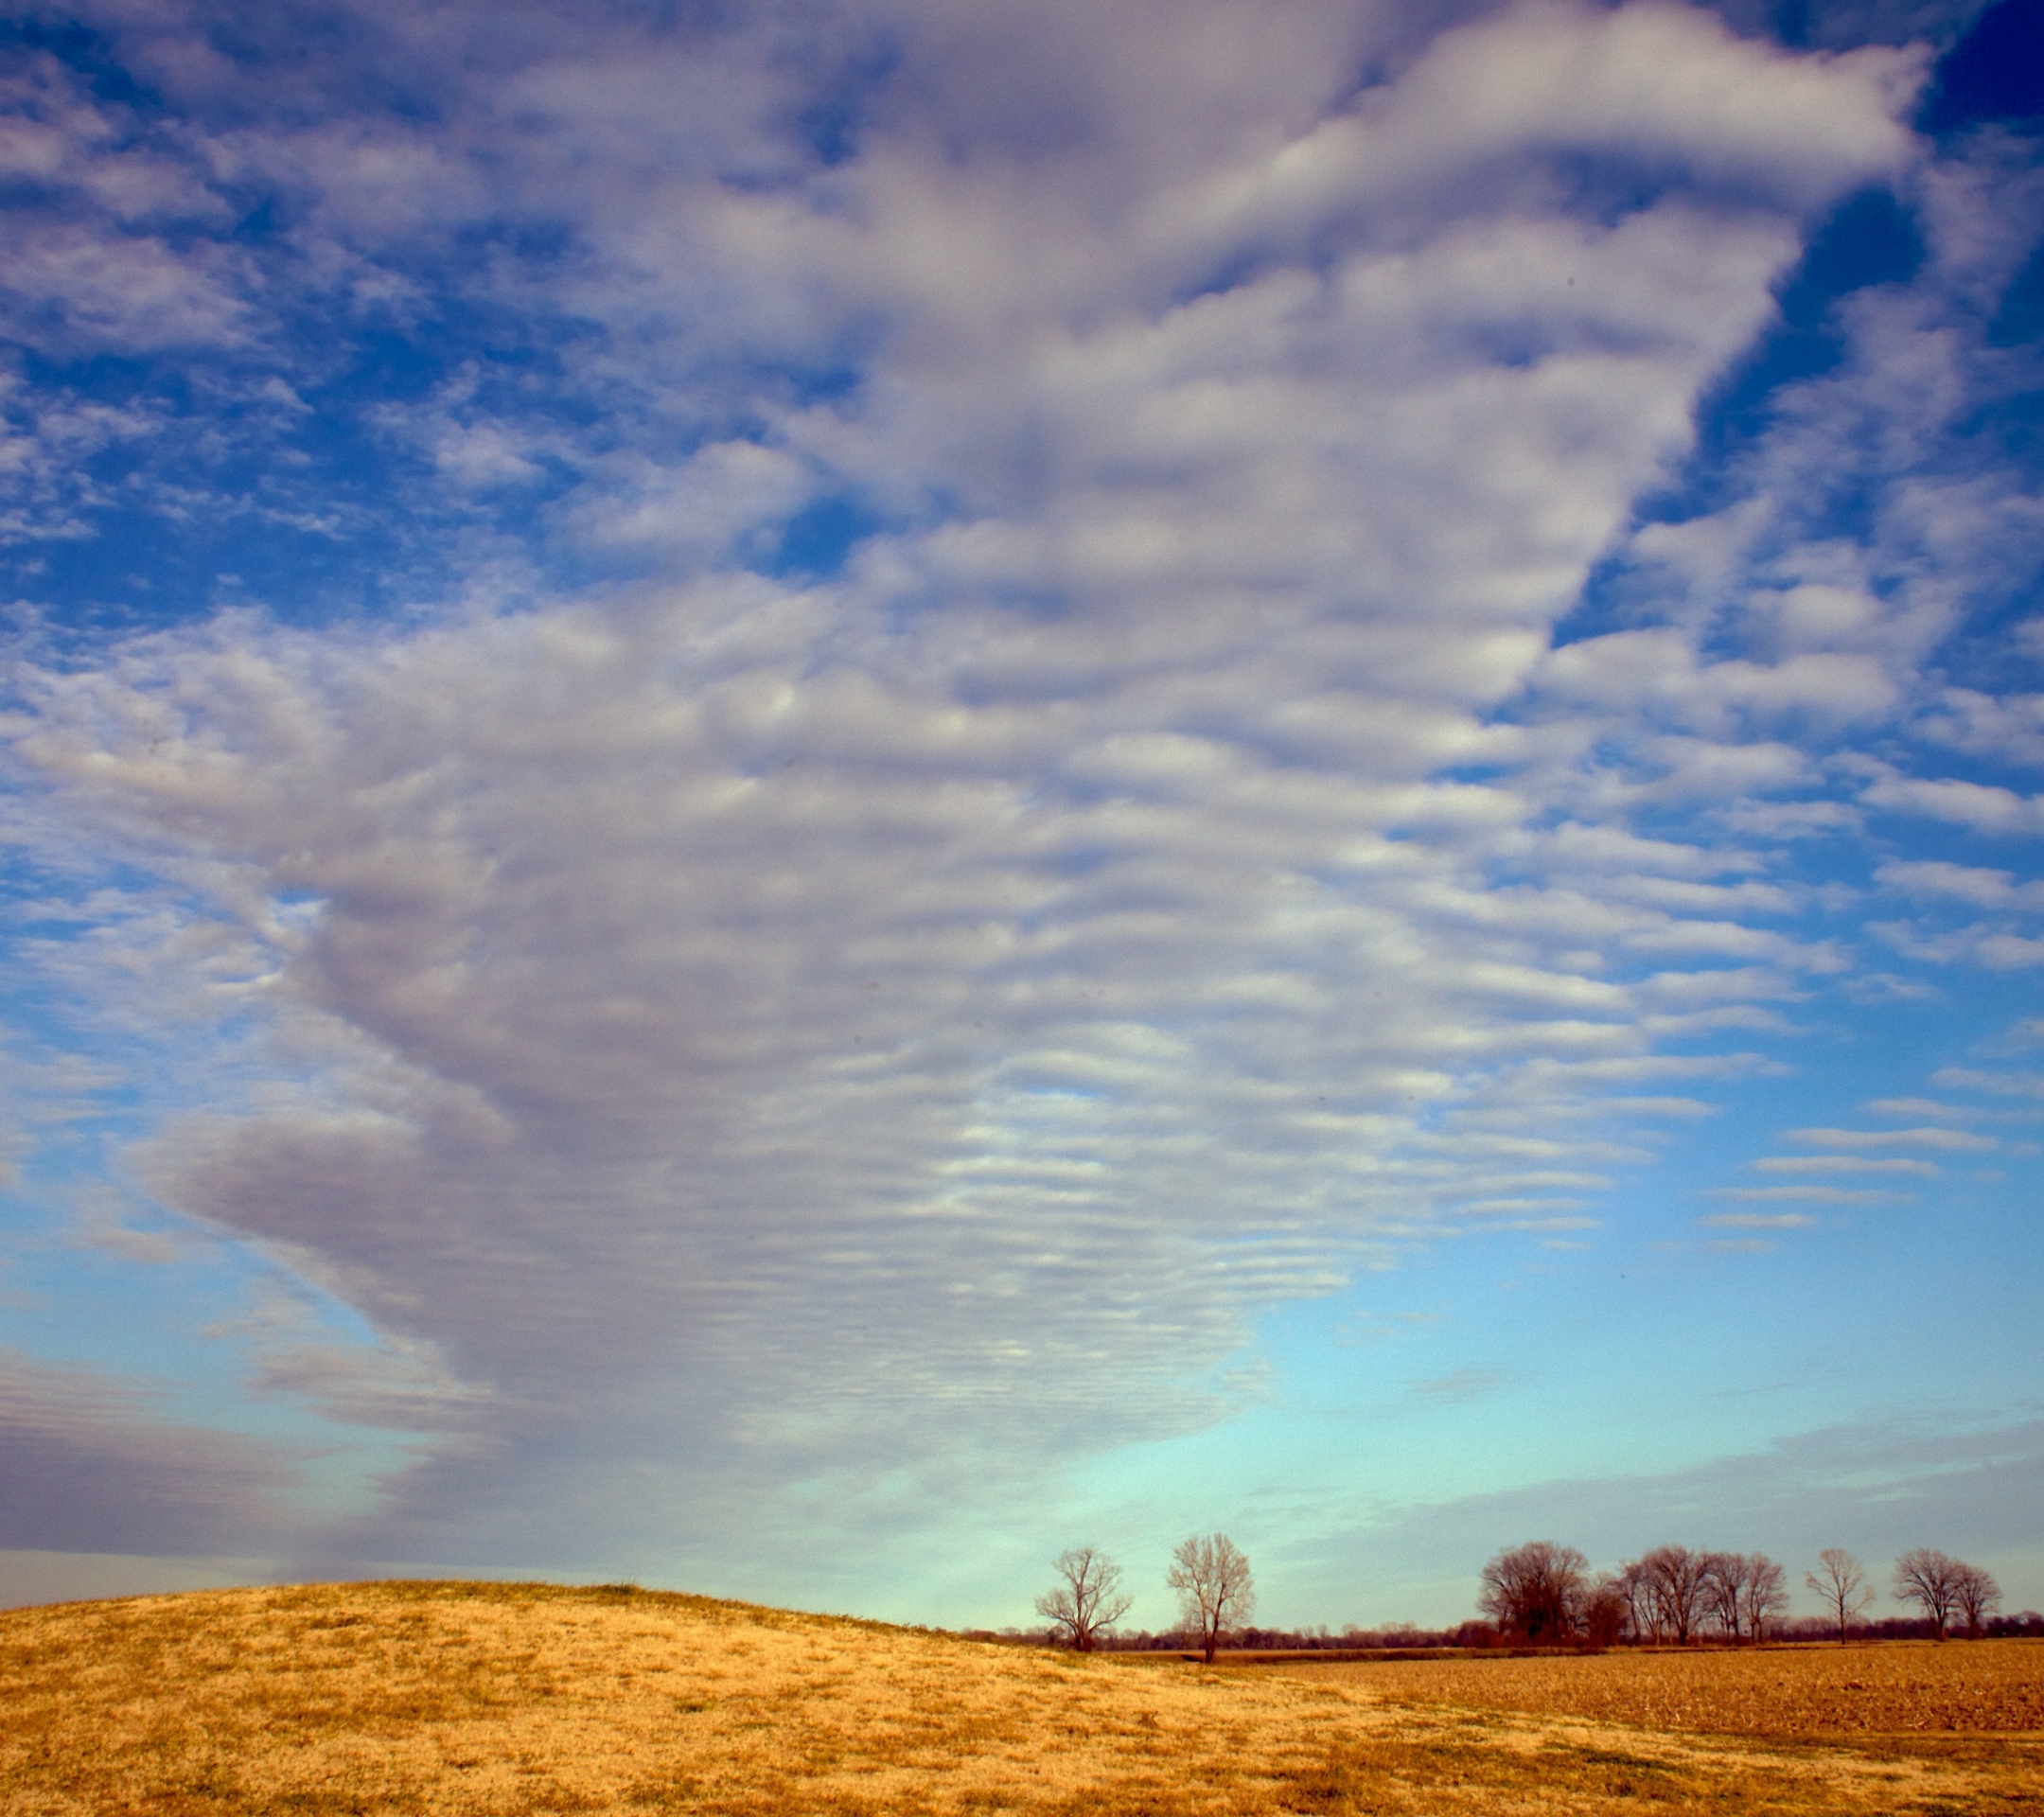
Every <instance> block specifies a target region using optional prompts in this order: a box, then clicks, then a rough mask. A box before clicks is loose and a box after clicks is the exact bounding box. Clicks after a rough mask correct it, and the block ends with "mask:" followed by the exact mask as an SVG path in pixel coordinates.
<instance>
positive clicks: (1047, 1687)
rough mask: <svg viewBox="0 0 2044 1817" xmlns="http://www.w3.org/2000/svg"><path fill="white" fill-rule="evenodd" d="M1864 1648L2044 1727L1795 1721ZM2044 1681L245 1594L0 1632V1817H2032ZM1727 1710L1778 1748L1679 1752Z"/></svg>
mask: <svg viewBox="0 0 2044 1817" xmlns="http://www.w3.org/2000/svg"><path fill="white" fill-rule="evenodd" d="M1891 1651H1892V1653H1893V1655H1894V1661H1895V1663H1894V1665H1893V1666H1892V1667H1891V1666H1890V1665H1889V1664H1888V1661H1887V1655H1888V1654H1889V1653H1890V1652H1891ZM1841 1658H1843V1659H1845V1660H1847V1661H1852V1662H1855V1666H1854V1670H1855V1672H1856V1673H1857V1677H1858V1680H1859V1683H1860V1684H1861V1685H1869V1684H1873V1683H1875V1682H1876V1680H1877V1679H1878V1680H1879V1681H1880V1683H1881V1685H1883V1687H1884V1688H1883V1689H1882V1690H1881V1691H1880V1693H1879V1696H1880V1698H1881V1699H1883V1700H1885V1701H1883V1702H1879V1703H1878V1706H1877V1707H1878V1708H1879V1709H1880V1710H1882V1711H1883V1712H1884V1713H1888V1714H1893V1713H1894V1712H1897V1711H1901V1712H1904V1713H1907V1712H1908V1711H1910V1710H1912V1709H1914V1708H1916V1707H1918V1706H1919V1705H1920V1706H1921V1707H1922V1708H1924V1709H1926V1710H1928V1709H1929V1708H1932V1707H1938V1708H1945V1709H1947V1710H1949V1709H1957V1708H1962V1707H1964V1708H1967V1709H1970V1708H1973V1707H1974V1702H1973V1699H1974V1696H1975V1693H1974V1691H1973V1690H1972V1689H1970V1688H1968V1687H1971V1686H1976V1685H1990V1686H1998V1687H2000V1688H1998V1689H1995V1690H1994V1692H1993V1696H1994V1697H1995V1698H1996V1699H1998V1700H2000V1701H1997V1702H1993V1703H1992V1704H1991V1706H1987V1707H1991V1709H1992V1711H1994V1712H2013V1713H2015V1714H2017V1715H2023V1714H2025V1713H2028V1715H2027V1722H2026V1723H2025V1724H2024V1725H2023V1732H2021V1733H2017V1734H2011V1735H1994V1734H1987V1733H1981V1732H1954V1731H1937V1732H1934V1733H1933V1732H1931V1731H1929V1730H1927V1729H1923V1728H1915V1729H1908V1728H1906V1727H1905V1729H1904V1731H1903V1732H1900V1733H1896V1734H1877V1733H1875V1732H1873V1731H1871V1730H1866V1729H1863V1728H1861V1729H1852V1728H1851V1725H1850V1724H1849V1723H1843V1722H1840V1721H1833V1720H1827V1721H1826V1722H1825V1723H1824V1724H1818V1725H1816V1726H1810V1727H1803V1726H1799V1725H1801V1724H1802V1722H1803V1720H1804V1716H1805V1715H1806V1714H1807V1713H1808V1712H1810V1711H1819V1712H1832V1711H1836V1710H1839V1709H1841V1708H1849V1707H1851V1706H1850V1702H1849V1700H1850V1698H1851V1697H1852V1696H1853V1695H1854V1693H1853V1692H1852V1690H1851V1686H1850V1685H1849V1684H1848V1682H1847V1681H1845V1680H1843V1679H1840V1678H1839V1677H1838V1676H1837V1671H1838V1660H1839V1659H1841ZM1577 1667H1589V1668H1592V1669H1591V1670H1590V1671H1588V1672H1577V1671H1576V1670H1575V1668H1577ZM1632 1668H1640V1669H1641V1670H1642V1671H1643V1673H1644V1676H1643V1677H1642V1678H1641V1680H1640V1684H1641V1685H1644V1686H1645V1687H1646V1688H1645V1689H1643V1690H1638V1691H1636V1692H1635V1693H1634V1698H1635V1701H1634V1702H1633V1703H1631V1704H1625V1702H1624V1698H1623V1697H1622V1696H1621V1695H1620V1693H1619V1691H1618V1690H1613V1689H1612V1688H1610V1687H1611V1686H1612V1685H1618V1686H1621V1688H1622V1685H1623V1682H1624V1681H1623V1674H1624V1673H1625V1672H1626V1671H1628V1670H1630V1669H1632ZM1749 1669H1754V1670H1758V1671H1759V1674H1760V1675H1759V1677H1758V1678H1756V1679H1753V1682H1752V1683H1751V1684H1747V1683H1746V1682H1745V1681H1744V1680H1741V1679H1740V1678H1739V1676H1738V1675H1739V1674H1740V1673H1742V1672H1747V1671H1749ZM1685 1672H1686V1673H1687V1674H1688V1675H1687V1676H1684V1675H1683V1674H1684V1673H1685ZM1769 1672H1773V1673H1775V1674H1776V1675H1777V1676H1776V1677H1775V1678H1772V1679H1771V1678H1769V1677H1768V1673H1769ZM1947 1672H1950V1673H1953V1674H1955V1675H1956V1676H1955V1677H1954V1678H1953V1679H1952V1680H1951V1681H1950V1683H1949V1684H1947V1682H1946V1681H1945V1680H1944V1679H1943V1678H1941V1676H1940V1674H1943V1673H1947ZM1430 1674H1431V1675H1432V1676H1431V1677H1430V1676H1429V1675H1430ZM1572 1674H1573V1675H1572ZM1727 1674H1729V1676H1727ZM2040 1676H2044V1647H2037V1646H2034V1645H2029V1644H2026V1643H2022V1642H1994V1643H1988V1644H1986V1645H1984V1646H1982V1647H1980V1648H1977V1649H1976V1648H1965V1647H1961V1646H1957V1645H1954V1646H1949V1647H1947V1648H1946V1649H1942V1650H1939V1649H1912V1648H1908V1647H1897V1648H1894V1649H1855V1650H1853V1651H1850V1652H1848V1653H1846V1654H1844V1655H1837V1654H1835V1653H1834V1654H1824V1653H1823V1652H1822V1651H1821V1650H1819V1649H1794V1650H1789V1651H1784V1652H1778V1653H1767V1654H1761V1655H1758V1656H1755V1657H1752V1658H1732V1657H1728V1656H1726V1655H1721V1654H1711V1655H1706V1656H1700V1657H1697V1658H1672V1659H1671V1658H1665V1657H1647V1658H1638V1659H1635V1658H1630V1657H1626V1656H1612V1657H1609V1658H1607V1659H1602V1660H1557V1661H1547V1660H1526V1661H1494V1662H1493V1661H1488V1660H1484V1661H1463V1662H1456V1661H1441V1662H1420V1663H1415V1664H1410V1665H1403V1666H1401V1665H1383V1666H1374V1665H1366V1666H1356V1667H1339V1666H1332V1667H1330V1666H1314V1667H1298V1668H1292V1667H1285V1668H1271V1667H1243V1668H1237V1669H1225V1668H1224V1669H1219V1670H1206V1669H1203V1668H1201V1667H1194V1666H1188V1665H1185V1664H1183V1663H1182V1662H1180V1661H1178V1660H1176V1659H1169V1658H1167V1659H1157V1658H1154V1657H1140V1656H1125V1657H1105V1658H1095V1659H1090V1660H1084V1661H1081V1660H1074V1659H1072V1658H1071V1657H1069V1656H1067V1655H1053V1654H1049V1653H1045V1652H1041V1651H1037V1650H1033V1649H1013V1648H1000V1647H992V1646H983V1645H977V1644H974V1643H972V1642H968V1641H962V1640H958V1639H954V1638H951V1637H949V1636H945V1635H939V1634H927V1633H921V1632H914V1631H909V1630H902V1629H890V1628H884V1627H880V1626H877V1625H875V1624H871V1623H863V1622H855V1621H847V1620H836V1619H831V1618H827V1617H819V1616H808V1615H795V1614H785V1613H782V1612H778V1611H773V1610H765V1609H754V1608H749V1607H746V1606H743V1605H738V1604H731V1603H715V1602H710V1601H706V1600H702V1599H699V1598H695V1597H685V1596H663V1595H655V1594H649V1593H643V1592H642V1593H627V1592H623V1591H608V1592H607V1591H601V1590H594V1591H571V1590H562V1589H555V1588H552V1587H548V1586H543V1585H510V1586H506V1585H484V1584H468V1585H461V1584H378V1585H346V1586H325V1587H315V1588H308V1589H289V1590H267V1591H265V1590H250V1591H233V1592H221V1593H217V1594H216V1593H209V1594H204V1595H199V1596H166V1597H151V1598H143V1599H139V1600H134V1601H126V1602H106V1603H85V1604H73V1605H69V1606H65V1607H62V1608H56V1609H30V1610H17V1611H13V1612H9V1613H8V1614H0V1712H4V1720H0V1810H5V1811H6V1812H8V1813H10V1814H11V1813H28V1812H35V1813H51V1814H52V1817H55V1814H56V1813H75V1812H85V1811H92V1812H123V1813H125V1812H135V1813H142V1812H150V1813H163V1814H165V1817H199V1814H200V1813H228V1812H235V1813H240V1812H256V1811H261V1812H301V1813H316V1814H318V1817H338V1814H339V1813H344V1812H363V1813H367V1812H377V1813H383V1812H391V1813H397V1812H438V1811H447V1812H476V1813H483V1812H489V1813H498V1812H502V1813H510V1812H537V1811H563V1812H567V1811H620V1812H635V1811H647V1812H651V1811H674V1810H699V1811H709V1812H732V1813H741V1812H743V1813H766V1812H780V1811H830V1812H843V1813H865V1812H873V1813H877V1812H882V1811H886V1812H896V1811H903V1812H921V1811H929V1812H938V1811H943V1812H954V1811H956V1812H984V1811H998V1810H1012V1811H1031V1812H1037V1811H1041V1812H1064V1813H1077V1812H1082V1811H1084V1812H1089V1813H1093V1812H1130V1813H1135V1812H1144V1813H1152V1814H1153V1817H1166V1814H1168V1813H1178V1812H1185V1813H1192V1812H1229V1813H1233V1812H1243V1813H1246V1812H1275V1811H1300V1812H1363V1811H1368V1812H1378V1813H1393V1812H1398V1813H1404V1812H1446V1813H1465V1812H1466V1813H1503V1812H1542V1813H1555V1817H1559V1814H1560V1813H1564V1812H1567V1813H1575V1812H1593V1813H1602V1812H1618V1811H1645V1810H1652V1811H1656V1812H1677V1811H1696V1812H1713V1813H1718V1812H1723V1813H1733V1812H1739V1813H1746V1812H1753V1813H1757V1812H1869V1813H1871V1812H1913V1813H1922V1817H1933V1814H1935V1817H1955V1814H1956V1813H1973V1812H1980V1813H2015V1812H2018V1811H2030V1812H2035V1811H2037V1810H2040V1809H2044V1759H2040V1745H2044V1735H2039V1733H2037V1728H2036V1721H2035V1710H2036V1707H2037V1704H2036V1699H2037V1696H2038V1680H2039V1677H2040ZM1770 1684H1772V1685H1775V1686H1776V1689H1775V1691H1773V1692H1772V1693H1770V1692H1768V1691H1767V1689H1766V1686H1767V1685H1770ZM1714 1685H1716V1686H1717V1687H1718V1688H1716V1689H1713V1686H1714ZM1726 1685H1729V1686H1730V1687H1731V1688H1729V1689H1726V1688H1724V1686H1726ZM1599 1686H1603V1687H1604V1688H1602V1689H1599V1688H1598V1687H1599ZM1714 1696H1715V1697H1717V1698H1718V1700H1719V1702H1718V1703H1717V1704H1711V1703H1710V1702H1709V1699H1710V1698H1712V1697H1714ZM1770 1696H1772V1697H1773V1699H1774V1701H1773V1702H1769V1701H1768V1699H1769V1697H1770ZM1664 1697H1665V1698H1667V1699H1673V1700H1676V1702H1669V1703H1668V1705H1667V1707H1668V1709H1669V1710H1677V1703H1678V1702H1679V1704H1680V1710H1679V1711H1677V1714H1675V1715H1653V1714H1651V1712H1652V1711H1654V1710H1657V1709H1659V1708H1660V1707H1661V1705H1660V1704H1658V1703H1656V1702H1654V1700H1655V1699H1660V1698H1664ZM1585 1698H1591V1699H1595V1698H1602V1699H1604V1700H1605V1702H1606V1703H1607V1704H1609V1705H1610V1707H1611V1708H1612V1709H1617V1708H1619V1707H1621V1706H1623V1707H1625V1708H1628V1709H1630V1710H1632V1711H1634V1712H1635V1713H1647V1714H1648V1720H1649V1721H1650V1722H1651V1723H1652V1724H1653V1725H1654V1726H1632V1725H1629V1724H1627V1723H1625V1722H1623V1721H1620V1720H1616V1719H1615V1718H1614V1717H1612V1716H1611V1715H1609V1714H1597V1713H1590V1712H1586V1711H1585V1710H1584V1709H1581V1708H1578V1707H1576V1706H1575V1705H1576V1704H1577V1703H1579V1702H1581V1701H1582V1700H1584V1699H1585ZM1940 1698H1943V1699H1944V1702H1938V1700H1939V1699H1940ZM1503 1699H1508V1700H1511V1702H1502V1701H1501V1700H1503ZM1841 1700H1843V1701H1842V1702H1841ZM1706 1708H1707V1709H1709V1710H1711V1711H1713V1712H1716V1713H1715V1714H1713V1715H1712V1717H1711V1725H1712V1726H1715V1725H1716V1724H1718V1722H1720V1721H1722V1720H1725V1719H1727V1718H1729V1717H1730V1716H1731V1715H1733V1714H1734V1713H1735V1712H1737V1711H1743V1712H1746V1715H1744V1716H1742V1717H1741V1718H1740V1720H1738V1721H1737V1722H1733V1723H1731V1724H1730V1726H1731V1727H1732V1728H1734V1729H1737V1728H1740V1727H1745V1728H1747V1729H1749V1730H1751V1729H1758V1730H1760V1731H1763V1732H1764V1733H1762V1734H1754V1733H1743V1734H1742V1733H1717V1734H1710V1735H1704V1734H1700V1733H1694V1732H1679V1730H1678V1726H1677V1725H1678V1723H1679V1722H1682V1721H1683V1718H1682V1716H1681V1712H1682V1711H1686V1712H1689V1713H1690V1714H1691V1715H1692V1716H1694V1715H1697V1714H1698V1713H1700V1712H1703V1711H1705V1710H1706ZM1883 1720H1886V1715H1885V1714H1884V1717H1883ZM1997 1720H1999V1716H1998V1717H1997ZM1685 1726H1687V1727H1689V1728H1695V1727H1697V1726H1699V1725H1698V1724H1697V1723H1694V1722H1690V1723H1687V1724H1685ZM1841 1730H1850V1731H1851V1732H1850V1733H1843V1734H1841Z"/></svg>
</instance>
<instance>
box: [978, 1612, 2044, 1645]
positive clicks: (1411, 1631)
mask: <svg viewBox="0 0 2044 1817" xmlns="http://www.w3.org/2000/svg"><path fill="white" fill-rule="evenodd" d="M1852 1632H1853V1637H1854V1638H1855V1639H1856V1640H1932V1639H1935V1638H1936V1633H1935V1631H1934V1629H1933V1628H1932V1626H1931V1624H1930V1622H1929V1621H1928V1620H1927V1619H1925V1618H1923V1617H1921V1616H1915V1615H1889V1616H1885V1617H1883V1618H1882V1619H1881V1620H1879V1621H1855V1622H1854V1623H1853V1627H1852ZM1981 1632H1982V1636H1983V1637H1986V1638H1990V1639H2019V1640H2044V1614H2038V1613H2037V1612H2036V1611H2035V1610H2034V1609H2026V1610H2024V1611H2023V1612H2022V1613H2021V1614H2014V1615H1994V1616H1990V1617H1989V1618H1988V1619H1987V1621H1985V1622H1984V1623H1982V1628H1981ZM964 1638H966V1639H967V1640H992V1641H1002V1642H1006V1643H1007V1644H1008V1645H1010V1646H1014V1647H1054V1646H1061V1645H1064V1644H1065V1642H1064V1641H1063V1639H1062V1637H1061V1636H1060V1635H1058V1634H1057V1633H1056V1632H1054V1631H1050V1630H1046V1629H1041V1628H998V1629H996V1628H974V1629H970V1630H968V1631H967V1632H966V1633H965V1636H964ZM1768 1638H1769V1639H1770V1640H1778V1641H1779V1640H1800V1641H1810V1640H1836V1639H1837V1638H1838V1630H1837V1628H1836V1626H1835V1625H1834V1624H1833V1623H1831V1622H1829V1621H1827V1620H1825V1619H1824V1617H1823V1616H1821V1615H1791V1616H1789V1617H1788V1619H1786V1620H1783V1621H1779V1622H1776V1623H1774V1624H1773V1625H1772V1626H1771V1628H1770V1629H1769V1630H1768ZM1526 1644H1527V1643H1526V1642H1525V1640H1524V1638H1523V1637H1522V1636H1519V1635H1516V1634H1507V1633H1504V1632H1500V1631H1499V1630H1498V1628H1497V1627H1496V1626H1494V1625H1493V1624H1492V1623H1490V1622H1488V1621H1465V1622H1460V1623H1458V1624H1456V1626H1454V1627H1453V1628H1344V1629H1342V1630H1341V1631H1340V1632H1338V1633H1337V1632H1333V1631H1332V1630H1330V1629H1325V1628H1305V1629H1290V1628H1244V1629H1242V1630H1241V1631H1239V1632H1236V1633H1232V1634H1230V1635H1229V1636H1228V1647H1229V1649H1231V1650H1236V1651H1242V1652H1252V1653H1264V1652H1269V1653H1318V1652H1344V1653H1379V1652H1382V1653H1397V1652H1423V1651H1438V1650H1440V1649H1444V1648H1455V1649H1489V1648H1512V1647H1523V1646H1524V1645H1526ZM1559 1644H1568V1643H1559ZM1620 1644H1621V1645H1628V1644H1632V1643H1630V1641H1621V1642H1620ZM1708 1644H1710V1645H1714V1646H1715V1645H1719V1644H1723V1636H1722V1635H1720V1634H1718V1633H1717V1632H1715V1631H1714V1632H1712V1633H1711V1634H1710V1635H1709V1636H1708ZM1096 1645H1097V1647H1098V1649H1099V1650H1100V1651H1101V1652H1116V1653H1183V1652H1197V1651H1198V1650H1199V1649H1200V1639H1199V1636H1198V1634H1196V1633H1175V1632H1170V1631H1168V1630H1167V1631H1166V1632H1163V1633H1155V1634H1153V1633H1151V1632H1148V1631H1147V1630H1138V1631H1137V1632H1133V1633H1116V1634H1103V1635H1101V1638H1100V1640H1099V1641H1098V1642H1097V1643H1096Z"/></svg>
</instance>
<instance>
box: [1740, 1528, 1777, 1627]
mask: <svg viewBox="0 0 2044 1817" xmlns="http://www.w3.org/2000/svg"><path fill="white" fill-rule="evenodd" d="M1739 1599H1740V1601H1741V1602H1743V1603H1744V1604H1745V1614H1746V1637H1747V1638H1748V1639H1749V1640H1751V1641H1752V1642H1753V1645H1754V1646H1756V1647H1757V1646H1758V1645H1759V1644H1760V1643H1761V1642H1762V1641H1763V1640H1765V1639H1766V1638H1767V1630H1768V1623H1769V1622H1771V1621H1772V1620H1773V1619H1774V1617H1775V1616H1776V1615H1778V1614H1781V1612H1782V1611H1783V1610H1784V1609H1786V1608H1788V1579H1787V1578H1786V1577H1785V1576H1784V1575H1783V1572H1782V1568H1781V1566H1780V1565H1778V1564H1776V1563H1775V1562H1774V1561H1773V1560H1772V1559H1771V1558H1769V1557H1768V1555H1767V1554H1766V1553H1765V1552H1754V1553H1751V1554H1749V1555H1748V1557H1747V1560H1746V1569H1745V1570H1744V1571H1743V1572H1741V1573H1740V1575H1739Z"/></svg>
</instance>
